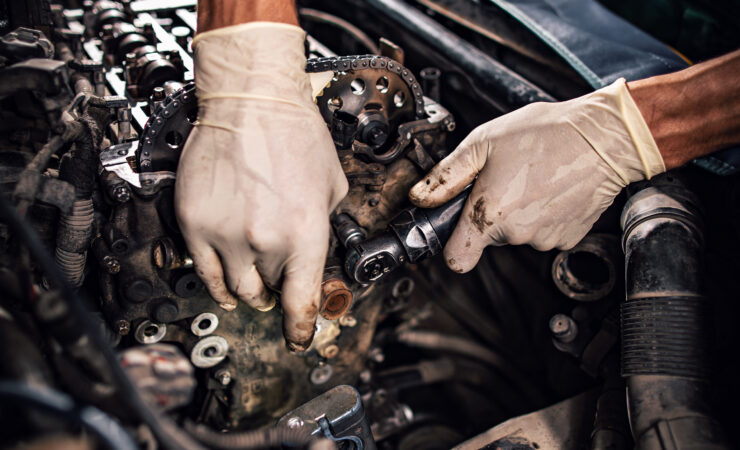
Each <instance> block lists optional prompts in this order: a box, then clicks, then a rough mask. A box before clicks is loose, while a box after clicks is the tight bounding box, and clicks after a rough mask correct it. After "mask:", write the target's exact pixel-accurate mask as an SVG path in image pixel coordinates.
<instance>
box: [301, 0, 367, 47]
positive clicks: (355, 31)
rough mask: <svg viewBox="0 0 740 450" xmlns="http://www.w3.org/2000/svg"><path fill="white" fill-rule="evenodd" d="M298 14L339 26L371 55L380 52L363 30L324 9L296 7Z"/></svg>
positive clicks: (315, 20)
mask: <svg viewBox="0 0 740 450" xmlns="http://www.w3.org/2000/svg"><path fill="white" fill-rule="evenodd" d="M298 15H299V16H300V17H301V18H303V19H308V20H312V21H314V22H321V23H328V24H330V25H333V26H335V27H337V28H340V29H342V30H344V31H345V32H346V33H347V34H349V35H350V36H352V37H353V38H355V39H356V40H357V41H358V42H360V43H361V44H362V45H363V46H365V48H366V49H367V50H368V52H370V53H372V54H373V55H379V54H380V49H379V48H378V46H377V45H375V42H373V40H372V39H370V36H368V35H367V34H365V32H363V31H362V30H360V29H359V28H357V27H356V26H354V25H352V24H351V23H349V22H347V21H346V20H344V19H342V18H341V17H337V16H335V15H332V14H329V13H326V12H324V11H318V10H316V9H311V8H298Z"/></svg>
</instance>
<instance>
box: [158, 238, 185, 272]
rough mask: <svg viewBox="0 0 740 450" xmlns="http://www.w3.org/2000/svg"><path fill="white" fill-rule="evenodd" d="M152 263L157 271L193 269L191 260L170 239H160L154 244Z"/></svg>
mask: <svg viewBox="0 0 740 450" xmlns="http://www.w3.org/2000/svg"><path fill="white" fill-rule="evenodd" d="M152 261H153V262H154V265H155V266H156V267H157V269H165V270H172V269H191V268H193V259H192V258H191V257H190V256H188V255H187V254H185V253H184V252H182V251H181V250H180V249H178V248H177V247H176V246H175V244H174V242H172V239H170V238H161V239H159V240H158V241H157V242H156V243H155V244H154V249H153V250H152Z"/></svg>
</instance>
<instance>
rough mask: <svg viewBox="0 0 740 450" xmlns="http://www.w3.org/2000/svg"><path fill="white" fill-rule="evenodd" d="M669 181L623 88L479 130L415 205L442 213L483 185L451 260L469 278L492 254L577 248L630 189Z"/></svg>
mask: <svg viewBox="0 0 740 450" xmlns="http://www.w3.org/2000/svg"><path fill="white" fill-rule="evenodd" d="M661 172H665V166H664V164H663V159H662V158H661V155H660V153H659V152H658V148H657V146H656V144H655V141H654V140H653V137H652V135H651V134H650V131H649V129H648V127H647V125H646V123H645V121H644V119H643V118H642V115H641V114H640V111H639V110H638V109H637V105H636V104H635V102H634V101H633V100H632V97H631V96H630V94H629V91H628V90H627V86H626V85H625V81H624V79H620V80H618V81H616V82H614V83H613V84H612V85H610V86H607V87H605V88H602V89H600V90H598V91H595V92H593V93H591V94H588V95H585V96H583V97H580V98H576V99H574V100H570V101H566V102H561V103H535V104H531V105H528V106H526V107H524V108H521V109H519V110H517V111H515V112H513V113H510V114H507V115H505V116H502V117H499V118H497V119H494V120H492V121H490V122H488V123H485V124H483V125H481V126H479V127H478V128H476V129H475V130H473V132H472V133H470V135H469V136H468V137H467V138H466V139H465V140H463V141H462V142H461V143H460V145H459V146H458V147H457V149H456V150H455V151H454V152H453V153H451V154H450V155H449V156H448V157H447V158H445V159H444V160H442V161H441V162H440V163H439V164H438V165H437V166H436V167H435V168H434V169H433V170H432V171H431V172H430V173H429V174H428V175H427V176H426V177H424V179H422V180H421V181H420V182H419V183H418V184H416V185H415V186H414V187H413V188H412V189H411V192H410V194H409V196H410V198H411V201H412V202H414V203H415V204H417V205H419V206H422V207H435V206H438V205H440V204H442V203H444V202H446V201H448V200H450V199H451V198H453V197H454V196H455V194H457V193H458V192H460V191H461V190H462V189H463V188H464V187H465V186H466V185H468V184H469V183H470V182H472V181H473V179H474V178H475V176H476V175H477V176H478V179H477V180H476V182H475V186H474V187H473V190H472V192H471V193H470V196H469V197H468V200H467V203H466V204H465V208H464V209H463V213H462V216H461V218H460V221H459V222H458V224H457V227H456V228H455V230H454V232H453V233H452V236H451V237H450V240H449V241H448V243H447V246H446V247H445V250H444V254H445V259H446V260H447V264H448V266H450V268H451V269H452V270H455V271H456V272H461V273H462V272H468V271H469V270H471V269H472V268H473V267H474V266H475V264H476V263H477V262H478V260H479V259H480V255H481V253H482V252H483V249H484V248H485V247H486V246H488V245H503V244H530V245H532V246H533V247H534V248H536V249H538V250H549V249H552V248H553V247H558V248H561V249H569V248H571V247H573V246H574V245H576V244H577V243H578V241H580V240H581V239H582V238H583V236H584V235H585V234H586V233H587V232H588V231H589V230H590V229H591V226H592V225H593V224H594V222H596V220H597V219H598V218H599V216H600V215H601V213H602V212H604V210H605V209H606V208H607V207H608V206H609V205H611V203H612V201H613V200H614V197H615V196H616V195H617V194H618V193H619V191H620V190H622V188H623V187H625V186H626V185H628V184H629V183H632V182H634V181H638V180H643V179H649V178H650V177H651V176H653V175H656V174H658V173H661Z"/></svg>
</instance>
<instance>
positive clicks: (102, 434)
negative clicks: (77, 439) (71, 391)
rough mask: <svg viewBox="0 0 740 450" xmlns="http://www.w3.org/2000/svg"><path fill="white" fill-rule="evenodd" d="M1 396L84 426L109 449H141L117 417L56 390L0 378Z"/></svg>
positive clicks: (14, 403) (20, 405)
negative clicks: (77, 403) (77, 401)
mask: <svg viewBox="0 0 740 450" xmlns="http://www.w3.org/2000/svg"><path fill="white" fill-rule="evenodd" d="M0 399H2V400H4V402H9V401H12V402H13V407H15V408H32V409H37V410H43V411H46V412H48V413H50V414H53V415H54V416H55V417H57V418H60V419H63V420H65V421H67V422H72V423H74V424H79V425H82V426H84V427H85V428H86V429H87V430H89V431H90V432H91V433H92V434H93V435H95V437H97V438H98V439H100V441H101V442H102V443H103V444H105V446H106V447H108V448H112V449H116V450H136V449H138V446H137V445H136V442H135V441H134V439H133V438H132V437H131V436H130V435H129V434H128V433H127V432H126V430H124V429H123V427H122V426H121V424H119V423H118V421H116V420H115V419H114V418H112V417H111V416H109V415H107V414H105V413H104V412H103V411H101V410H99V409H97V408H95V407H93V406H78V405H76V404H75V402H74V401H73V400H72V398H71V397H69V396H67V395H65V394H62V393H61V392H59V391H56V390H54V389H50V388H45V387H41V386H31V385H28V384H25V383H18V382H12V381H0ZM6 404H8V403H6Z"/></svg>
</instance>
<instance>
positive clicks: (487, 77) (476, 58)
mask: <svg viewBox="0 0 740 450" xmlns="http://www.w3.org/2000/svg"><path fill="white" fill-rule="evenodd" d="M367 3H368V6H370V7H372V8H374V9H376V10H377V11H378V12H380V13H382V14H383V15H385V16H387V17H388V18H390V19H392V20H393V21H394V22H395V23H396V24H397V25H398V26H400V27H403V28H404V29H405V30H407V31H409V32H410V33H412V34H413V35H415V36H416V37H418V38H419V39H421V40H423V41H424V42H426V43H427V44H428V45H429V46H431V47H433V48H435V49H436V50H438V51H439V52H440V53H442V54H443V55H444V56H445V57H447V58H449V59H450V60H451V61H453V62H454V63H455V64H457V65H459V66H460V67H461V68H462V69H463V70H465V71H466V72H467V73H468V74H470V75H471V76H472V77H474V78H475V79H476V80H478V81H479V82H480V83H481V85H482V86H483V87H484V88H485V89H486V90H488V91H489V92H491V93H492V94H493V95H494V96H496V97H500V98H503V99H505V101H506V104H508V105H511V107H512V109H516V108H518V107H521V106H524V105H527V104H529V103H533V102H538V101H544V102H554V101H555V99H554V98H553V97H552V96H551V95H549V94H548V93H546V92H545V91H543V90H542V89H540V88H539V87H537V86H535V85H534V84H532V83H531V82H529V81H528V80H526V79H524V78H523V77H521V76H520V75H518V74H517V73H516V72H514V71H512V70H511V69H509V68H508V67H506V66H504V65H502V64H501V63H499V62H498V61H496V60H494V59H493V58H491V57H490V56H488V55H486V54H485V53H483V52H482V51H481V50H479V49H478V48H477V47H475V46H473V45H472V44H470V43H468V42H466V41H464V40H462V39H461V38H460V37H458V36H457V35H455V34H453V33H451V32H450V31H449V30H448V29H447V28H445V27H444V26H442V25H440V24H439V23H438V22H436V21H434V20H433V19H432V18H430V17H429V16H427V15H426V14H424V13H423V12H421V11H419V10H418V9H416V8H414V7H413V6H411V5H410V4H408V3H406V2H403V1H400V0H368V2H367Z"/></svg>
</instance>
